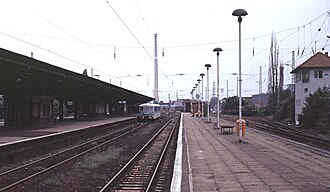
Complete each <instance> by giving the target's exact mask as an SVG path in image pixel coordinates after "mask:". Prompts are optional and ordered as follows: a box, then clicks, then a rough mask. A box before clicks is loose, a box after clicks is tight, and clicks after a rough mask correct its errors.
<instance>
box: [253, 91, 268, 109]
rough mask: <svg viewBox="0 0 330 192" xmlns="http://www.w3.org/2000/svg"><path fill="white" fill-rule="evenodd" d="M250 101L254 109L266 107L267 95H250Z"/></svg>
mask: <svg viewBox="0 0 330 192" xmlns="http://www.w3.org/2000/svg"><path fill="white" fill-rule="evenodd" d="M251 101H252V103H253V105H254V106H255V107H256V108H262V107H266V106H267V105H268V101H269V95H268V94H267V93H263V94H258V95H252V99H251Z"/></svg>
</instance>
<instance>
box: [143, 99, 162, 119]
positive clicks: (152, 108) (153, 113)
mask: <svg viewBox="0 0 330 192" xmlns="http://www.w3.org/2000/svg"><path fill="white" fill-rule="evenodd" d="M160 110H161V106H160V105H159V104H154V103H144V104H141V105H139V117H138V118H139V119H144V120H147V119H157V118H158V117H160Z"/></svg>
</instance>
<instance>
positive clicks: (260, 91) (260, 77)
mask: <svg viewBox="0 0 330 192" xmlns="http://www.w3.org/2000/svg"><path fill="white" fill-rule="evenodd" d="M261 94H262V69H261V66H260V72H259V95H261ZM259 97H260V96H259Z"/></svg>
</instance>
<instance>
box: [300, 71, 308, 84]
mask: <svg viewBox="0 0 330 192" xmlns="http://www.w3.org/2000/svg"><path fill="white" fill-rule="evenodd" d="M302 82H303V83H308V82H309V71H303V72H302Z"/></svg>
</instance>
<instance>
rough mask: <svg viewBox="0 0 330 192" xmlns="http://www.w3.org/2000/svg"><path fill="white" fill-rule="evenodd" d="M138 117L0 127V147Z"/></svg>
mask: <svg viewBox="0 0 330 192" xmlns="http://www.w3.org/2000/svg"><path fill="white" fill-rule="evenodd" d="M136 117H137V116H136V115H129V116H118V117H109V118H103V119H93V120H69V119H68V120H63V121H58V122H56V123H54V124H51V125H43V126H39V127H26V128H20V129H14V128H6V129H5V128H4V127H1V126H0V146H1V145H7V144H10V143H15V142H20V141H25V140H29V139H33V138H36V137H41V136H46V135H52V134H58V133H62V132H69V131H74V130H78V129H86V128H89V127H96V126H101V125H106V124H111V123H115V122H118V121H124V120H129V119H134V118H136Z"/></svg>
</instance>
